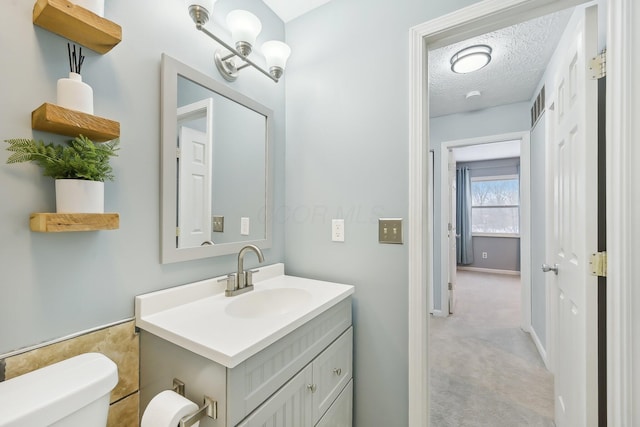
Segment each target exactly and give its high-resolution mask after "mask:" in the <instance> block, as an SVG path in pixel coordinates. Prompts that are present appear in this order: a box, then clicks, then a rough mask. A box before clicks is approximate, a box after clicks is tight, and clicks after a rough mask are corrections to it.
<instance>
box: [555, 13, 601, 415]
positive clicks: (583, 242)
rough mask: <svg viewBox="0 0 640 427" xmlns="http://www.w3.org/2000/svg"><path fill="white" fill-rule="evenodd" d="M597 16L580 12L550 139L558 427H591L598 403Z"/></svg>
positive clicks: (558, 84) (560, 77) (558, 85)
mask: <svg viewBox="0 0 640 427" xmlns="http://www.w3.org/2000/svg"><path fill="white" fill-rule="evenodd" d="M596 53H597V10H596V8H595V7H591V8H588V9H586V11H585V13H584V16H582V17H581V19H580V21H579V23H578V24H577V26H576V28H575V29H574V30H573V33H572V37H571V43H570V45H569V47H568V49H567V50H566V51H565V52H563V55H562V56H563V58H562V60H561V63H560V64H559V69H558V73H557V76H556V80H555V87H554V91H555V93H554V96H555V114H554V117H555V120H556V122H555V123H554V129H555V130H554V135H553V137H552V151H553V153H552V160H551V162H552V164H550V165H549V166H552V167H553V169H552V170H553V171H554V205H553V207H552V209H553V234H554V242H553V248H554V250H553V254H552V255H553V259H552V260H551V261H552V263H554V264H557V266H558V272H557V276H555V285H556V286H557V298H558V300H557V310H558V311H557V331H556V357H557V359H556V360H557V366H556V369H555V397H556V402H555V408H556V425H557V426H558V427H565V426H567V427H575V426H595V425H597V415H598V409H597V407H598V396H597V363H598V360H597V354H598V351H597V350H598V347H597V344H598V343H597V278H596V277H594V276H591V275H590V274H589V259H590V255H591V254H592V253H593V252H594V251H595V250H596V249H597V191H596V188H597V143H598V141H597V81H596V80H591V79H589V77H588V76H587V71H588V70H587V67H588V60H589V59H590V58H592V57H594V56H595V55H596Z"/></svg>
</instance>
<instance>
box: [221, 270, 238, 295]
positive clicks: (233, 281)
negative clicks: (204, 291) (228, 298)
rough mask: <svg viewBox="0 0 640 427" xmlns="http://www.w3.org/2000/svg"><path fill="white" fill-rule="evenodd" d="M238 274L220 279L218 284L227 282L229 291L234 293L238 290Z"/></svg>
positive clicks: (231, 274)
mask: <svg viewBox="0 0 640 427" xmlns="http://www.w3.org/2000/svg"><path fill="white" fill-rule="evenodd" d="M236 276H237V275H236V273H230V274H227V277H225V278H223V279H218V282H227V290H228V291H233V290H234V289H235V288H236Z"/></svg>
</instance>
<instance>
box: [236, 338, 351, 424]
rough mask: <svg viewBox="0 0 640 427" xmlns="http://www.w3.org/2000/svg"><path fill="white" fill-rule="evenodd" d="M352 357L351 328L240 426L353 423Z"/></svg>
mask: <svg viewBox="0 0 640 427" xmlns="http://www.w3.org/2000/svg"><path fill="white" fill-rule="evenodd" d="M352 360H353V329H352V328H349V329H348V330H347V331H345V332H344V333H343V334H342V335H341V336H340V337H339V338H338V339H337V340H336V341H334V342H333V343H332V344H331V345H330V346H329V347H328V348H326V349H325V350H324V351H323V352H322V353H321V354H320V355H319V356H318V357H316V358H315V359H314V360H313V361H312V362H311V363H310V364H308V365H307V366H306V367H305V368H304V369H303V370H302V371H300V372H299V373H298V374H297V375H296V376H295V377H293V378H292V379H291V380H289V381H288V382H287V383H286V384H285V385H284V386H283V387H282V388H281V389H280V390H278V392H276V393H275V394H274V395H273V396H271V397H270V398H269V399H268V400H267V401H266V402H264V403H263V404H262V405H260V407H258V408H257V409H256V410H255V411H253V412H252V413H251V415H249V416H248V417H247V418H246V419H245V420H244V421H242V422H241V423H240V424H238V426H237V427H267V426H268V427H287V426H296V427H313V426H321V425H324V426H332V427H336V426H344V427H351V414H352V410H351V407H352V399H353V397H352V395H353V387H352V380H351V366H352ZM347 386H348V387H347ZM319 421H320V423H319Z"/></svg>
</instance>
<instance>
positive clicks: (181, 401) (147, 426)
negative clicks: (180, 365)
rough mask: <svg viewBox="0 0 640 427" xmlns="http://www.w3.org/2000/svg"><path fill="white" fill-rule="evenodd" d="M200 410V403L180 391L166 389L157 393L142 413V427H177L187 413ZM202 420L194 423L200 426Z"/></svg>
mask: <svg viewBox="0 0 640 427" xmlns="http://www.w3.org/2000/svg"><path fill="white" fill-rule="evenodd" d="M197 410H198V405H196V404H195V403H193V402H192V401H190V400H189V399H187V398H184V397H182V396H180V395H179V394H178V393H176V392H174V391H171V390H165V391H163V392H160V393H158V394H156V395H155V396H154V397H153V399H151V402H149V405H147V409H145V410H144V413H143V414H142V420H141V422H140V427H176V426H177V425H178V423H179V422H180V419H181V418H182V417H184V416H185V415H191V414H193V413H194V412H196V411H197ZM199 424H200V422H197V423H195V424H194V426H196V427H198V425H199Z"/></svg>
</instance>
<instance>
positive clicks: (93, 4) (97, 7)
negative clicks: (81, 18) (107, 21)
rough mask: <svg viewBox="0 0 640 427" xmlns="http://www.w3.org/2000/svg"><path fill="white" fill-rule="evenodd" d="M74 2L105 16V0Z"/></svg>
mask: <svg viewBox="0 0 640 427" xmlns="http://www.w3.org/2000/svg"><path fill="white" fill-rule="evenodd" d="M72 3H75V4H77V5H78V6H82V7H84V8H85V9H88V10H90V11H91V12H93V13H95V14H96V15H98V16H102V17H104V0H73V1H72Z"/></svg>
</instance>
